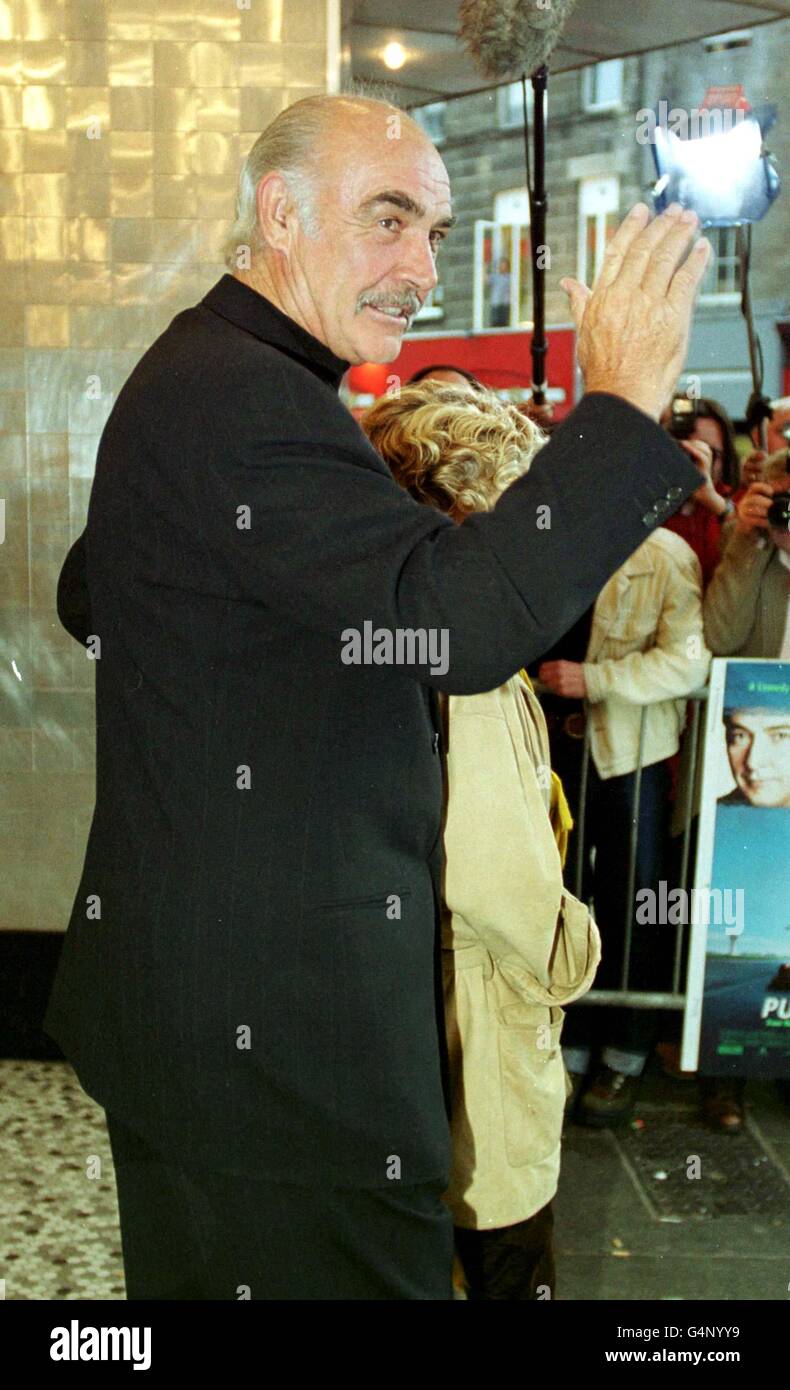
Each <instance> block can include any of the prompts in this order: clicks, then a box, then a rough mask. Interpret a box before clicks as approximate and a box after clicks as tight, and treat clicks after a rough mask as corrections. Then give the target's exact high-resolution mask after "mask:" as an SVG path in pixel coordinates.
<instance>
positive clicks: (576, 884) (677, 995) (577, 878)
mask: <svg viewBox="0 0 790 1390" xmlns="http://www.w3.org/2000/svg"><path fill="white" fill-rule="evenodd" d="M544 689H545V688H544V687H541V685H540V684H539V683H538V682H536V683H535V690H536V693H537V694H538V695H540V694H541V693H543V692H544ZM546 693H548V691H546ZM686 698H687V700H688V703H689V704H690V705H691V707H692V708H691V715H690V718H689V721H688V723H687V725H686V729H685V731H684V734H683V744H685V747H686V750H687V753H686V756H687V758H688V762H687V765H686V768H685V769H684V785H683V787H682V791H683V829H682V845H681V857H680V867H679V872H678V875H677V883H676V885H675V886H677V887H679V888H683V889H685V890H686V891H688V888H689V876H690V872H691V873H693V865H691V866H690V865H689V858H690V845H691V830H692V821H693V819H694V791H695V785H696V780H697V766H698V762H699V755H700V744H701V738H702V729H703V722H702V720H701V718H700V712H701V709H702V706H703V704H705V702H706V701H707V698H708V691H707V688H706V689H703V690H695V691H693V692H692V693H691V694H690V695H689V696H687V697H686ZM584 708H585V716H586V718H585V728H584V745H583V750H582V765H581V782H580V791H579V805H578V807H571V810H572V812H573V816H574V822H575V824H574V833H575V862H574V869H573V879H572V882H571V883H569V884H568V887H569V888H570V891H571V892H572V893H573V894H574V895H575V896H576V897H577V898H581V896H582V887H583V882H584V865H585V858H586V856H587V850H588V846H587V836H586V833H585V831H586V823H587V785H588V774H589V767H590V756H591V754H590V737H591V730H592V722H591V720H590V717H589V707H588V705H587V702H586V701H585V706H584ZM648 709H649V706H648V705H643V706H642V713H641V719H640V724H639V748H638V753H637V766H636V770H635V780H634V801H633V813H632V821H631V833H630V836H629V842H628V861H627V865H626V882H627V894H626V909H625V944H624V949H623V960H622V967H621V970H620V987H619V989H591V990H590V991H589V993H588V994H585V996H584V1003H585V1004H597V1005H601V1006H607V1005H627V1006H628V1007H630V1008H635V1009H682V1008H683V1007H684V1005H685V1002H686V996H685V993H683V992H682V991H681V988H680V972H681V968H682V961H683V945H684V932H685V930H686V929H687V923H685V922H683V921H681V922H679V923H678V924H677V926H676V927H675V945H674V956H673V965H672V988H671V991H669V992H664V991H660V990H654V991H648V990H632V989H629V987H628V977H629V971H630V964H631V942H632V937H633V927H634V891H635V888H636V857H637V846H638V835H639V807H640V801H641V791H642V770H643V763H642V759H643V755H644V741H645V721H646V716H647V711H648ZM683 744H681V747H683ZM604 946H605V942H604Z"/></svg>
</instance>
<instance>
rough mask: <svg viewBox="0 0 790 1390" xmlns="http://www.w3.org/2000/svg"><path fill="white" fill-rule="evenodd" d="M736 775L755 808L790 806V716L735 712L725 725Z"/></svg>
mask: <svg viewBox="0 0 790 1390" xmlns="http://www.w3.org/2000/svg"><path fill="white" fill-rule="evenodd" d="M725 735H726V739H727V754H728V757H729V759H730V767H731V769H732V775H733V777H734V778H735V781H736V782H737V784H738V786H739V788H740V790H741V791H742V792H743V794H744V796H745V797H746V800H747V801H748V802H749V803H750V804H751V805H752V806H790V715H788V714H785V713H784V712H783V711H782V710H776V711H773V710H754V709H739V710H733V711H732V712H731V713H730V714H729V715H728V716H727V719H726V722H725Z"/></svg>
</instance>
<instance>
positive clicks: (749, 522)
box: [736, 482, 790, 535]
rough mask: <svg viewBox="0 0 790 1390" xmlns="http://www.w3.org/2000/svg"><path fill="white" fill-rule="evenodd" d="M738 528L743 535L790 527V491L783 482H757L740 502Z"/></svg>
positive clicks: (785, 529)
mask: <svg viewBox="0 0 790 1390" xmlns="http://www.w3.org/2000/svg"><path fill="white" fill-rule="evenodd" d="M737 512H738V520H737V522H736V530H737V531H740V532H741V534H742V535H748V534H749V532H750V531H754V530H762V531H767V530H768V529H769V528H770V527H772V526H773V527H776V528H777V529H778V530H782V531H787V530H788V528H789V527H790V492H788V491H787V490H786V489H785V488H784V487H783V486H782V484H781V483H779V482H777V483H767V482H756V483H752V484H751V486H750V487H749V488H748V489H747V491H746V492H745V493H744V495H743V497H742V498H741V500H740V502H739V503H738V508H737Z"/></svg>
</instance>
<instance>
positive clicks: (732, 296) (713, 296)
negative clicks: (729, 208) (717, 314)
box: [699, 227, 741, 304]
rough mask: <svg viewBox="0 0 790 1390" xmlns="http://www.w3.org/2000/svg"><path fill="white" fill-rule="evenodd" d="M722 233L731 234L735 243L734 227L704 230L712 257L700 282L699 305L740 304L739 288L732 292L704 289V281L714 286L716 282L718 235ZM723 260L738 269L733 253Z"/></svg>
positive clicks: (718, 254) (718, 255) (735, 255)
mask: <svg viewBox="0 0 790 1390" xmlns="http://www.w3.org/2000/svg"><path fill="white" fill-rule="evenodd" d="M722 232H732V234H733V242H735V227H706V229H705V236H706V237H707V238H708V241H709V242H710V243H711V245H712V247H713V255H712V256H711V258H710V265H709V266H708V269H707V271H706V272H705V278H704V279H703V281H702V288H701V290H700V296H699V302H700V304H740V302H741V291H740V288H737V287H736V288H735V289H733V290H717V289H705V283H706V281H707V283H708V284H709V285H710V284H713V285H715V284H716V281H717V280H718V266H719V261H720V253H719V234H720V233H722ZM725 259H726V260H727V261H731V262H732V263H733V264H734V265H735V266H736V268H737V267H738V264H739V258H738V256H737V253H736V252H735V251H733V254H732V255H729V256H727V257H726V258H725Z"/></svg>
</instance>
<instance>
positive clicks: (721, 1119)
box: [699, 1076, 746, 1134]
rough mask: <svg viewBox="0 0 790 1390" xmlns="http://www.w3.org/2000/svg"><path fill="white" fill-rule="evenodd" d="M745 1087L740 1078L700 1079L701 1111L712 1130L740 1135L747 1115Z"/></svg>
mask: <svg viewBox="0 0 790 1390" xmlns="http://www.w3.org/2000/svg"><path fill="white" fill-rule="evenodd" d="M745 1086H746V1082H745V1080H744V1078H743V1077H740V1076H711V1077H700V1082H699V1089H700V1110H701V1111H702V1118H703V1119H704V1120H705V1122H706V1124H708V1125H710V1127H711V1129H715V1130H717V1131H718V1133H719V1134H740V1132H741V1130H742V1129H743V1123H744V1119H745V1115H746V1112H745V1110H744V1104H743V1093H744V1089H745Z"/></svg>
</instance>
